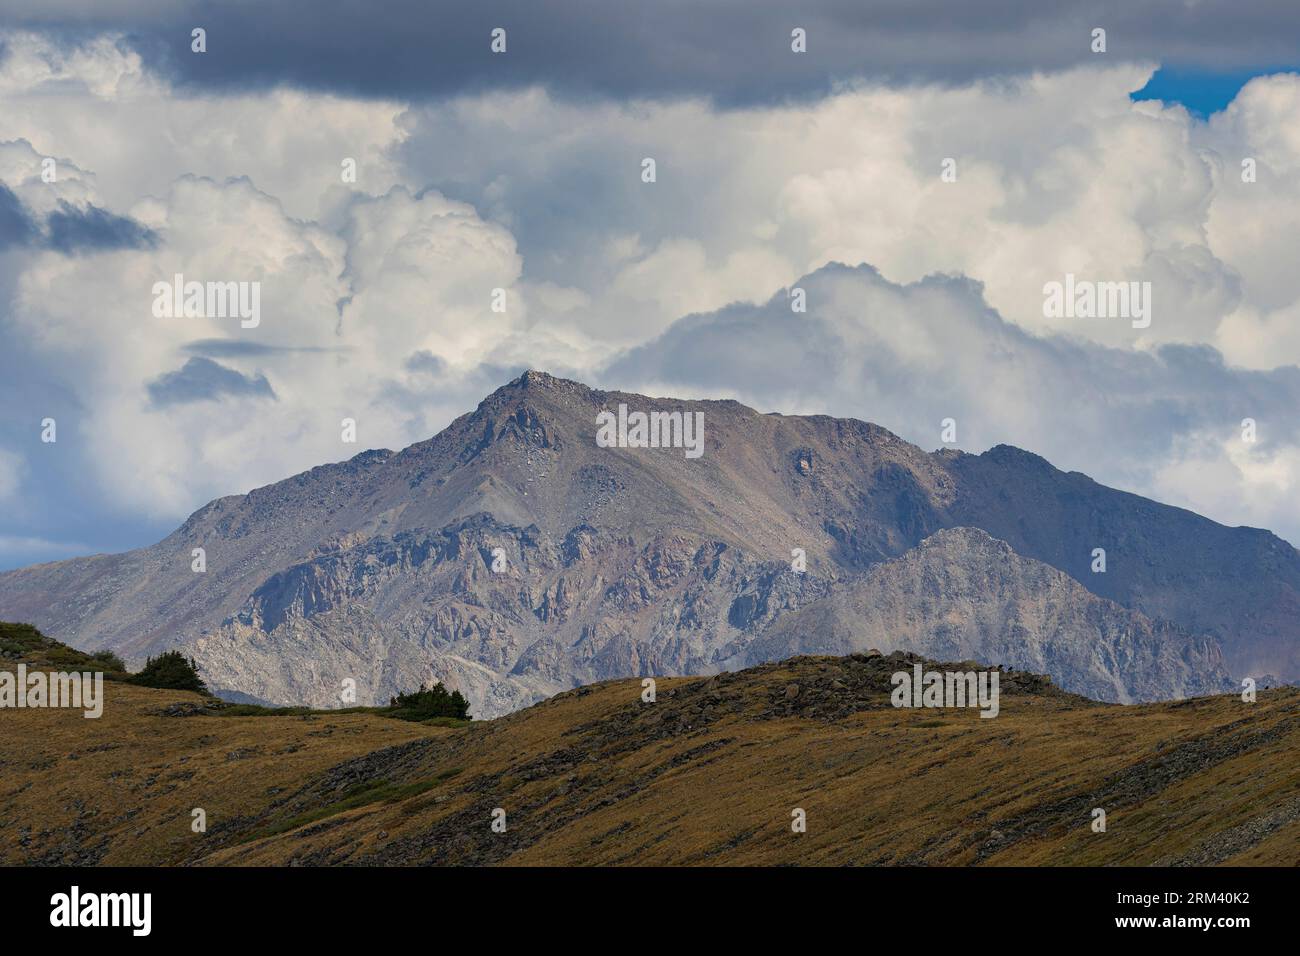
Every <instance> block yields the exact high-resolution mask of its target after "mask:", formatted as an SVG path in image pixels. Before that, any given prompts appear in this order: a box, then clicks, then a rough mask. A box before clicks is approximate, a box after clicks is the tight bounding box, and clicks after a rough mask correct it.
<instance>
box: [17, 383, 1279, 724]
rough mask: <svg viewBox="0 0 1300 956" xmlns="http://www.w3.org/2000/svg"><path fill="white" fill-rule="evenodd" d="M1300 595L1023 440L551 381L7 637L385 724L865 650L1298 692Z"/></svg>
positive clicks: (1192, 527)
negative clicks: (935, 447) (627, 680)
mask: <svg viewBox="0 0 1300 956" xmlns="http://www.w3.org/2000/svg"><path fill="white" fill-rule="evenodd" d="M620 403H626V404H627V405H628V406H629V408H631V409H633V410H639V411H644V412H653V411H660V412H702V413H703V422H704V454H703V456H702V457H699V458H695V459H688V458H687V457H686V456H685V454H684V453H683V450H682V449H681V448H671V447H664V448H602V447H598V446H597V444H596V442H595V434H596V427H597V426H596V415H597V413H598V412H600V411H602V410H613V409H616V408H617V406H618V405H619V404H620ZM948 528H982V529H984V530H985V531H987V532H989V534H991V535H993V536H994V537H996V538H1001V539H1003V541H1005V542H1008V543H1009V544H1010V547H1007V545H1005V544H1002V543H1000V542H997V541H994V540H992V539H990V538H988V537H987V535H976V534H975V533H973V532H970V531H955V532H952V533H947V534H941V535H935V532H939V531H942V530H943V529H948ZM932 536H934V537H932ZM927 539H928V540H927ZM922 541H926V544H925V546H924V547H922V548H921V549H920V550H918V551H917V552H915V553H913V554H908V552H909V551H911V549H913V548H916V546H917V545H918V544H920V543H921V542H922ZM194 547H203V548H205V550H206V553H207V568H208V570H207V571H206V573H204V574H195V573H194V572H192V571H191V569H190V561H191V557H190V551H191V549H192V548H194ZM1095 547H1104V548H1106V550H1107V559H1108V570H1107V572H1106V573H1104V574H1093V573H1091V570H1090V568H1089V563H1090V561H1091V553H1092V549H1093V548H1095ZM796 548H799V549H803V551H804V552H805V553H806V559H807V571H806V573H796V572H794V571H792V570H791V552H792V550H793V549H796ZM1012 549H1014V551H1013V550H1012ZM904 555H906V557H905V558H904V560H903V561H902V562H901V563H900V562H893V561H892V559H896V558H899V557H900V556H904ZM494 564H495V565H496V566H497V567H498V568H499V570H496V571H494V570H493V567H494ZM1049 566H1050V567H1049ZM1053 569H1059V572H1064V574H1062V573H1058V570H1053ZM1072 579H1073V580H1072ZM1089 591H1091V592H1093V593H1091V594H1090V593H1089ZM1096 595H1100V596H1101V597H1104V598H1110V599H1113V601H1103V600H1098V599H1097V597H1096ZM1297 595H1300V556H1298V555H1297V553H1296V552H1295V550H1294V549H1292V548H1291V547H1290V546H1289V545H1287V544H1285V543H1284V542H1282V541H1281V540H1279V539H1278V538H1276V537H1274V536H1272V535H1270V534H1268V533H1267V532H1263V531H1256V530H1253V529H1229V528H1225V527H1222V526H1220V525H1216V524H1214V523H1213V522H1210V521H1207V520H1206V519H1204V518H1200V517H1198V516H1196V515H1194V514H1191V513H1189V512H1186V511H1181V510H1179V509H1175V508H1169V507H1166V506H1163V505H1159V504H1156V503H1154V502H1151V501H1148V500H1145V499H1142V498H1139V497H1137V496H1134V495H1129V494H1125V493H1122V492H1117V491H1113V490H1111V489H1107V488H1104V487H1102V486H1100V485H1097V484H1095V483H1094V482H1091V481H1090V480H1089V479H1087V478H1086V477H1084V476H1082V475H1078V474H1064V473H1062V472H1059V471H1057V470H1055V469H1053V468H1052V467H1051V466H1050V465H1049V464H1047V463H1046V462H1044V461H1043V460H1042V459H1040V458H1037V457H1035V456H1033V455H1029V454H1028V453H1025V452H1020V451H1018V450H1016V449H1011V448H1006V447H1001V446H1000V447H999V448H995V449H993V450H991V451H989V452H987V453H985V454H984V455H980V456H971V455H963V454H960V453H954V452H938V453H934V454H929V453H926V452H923V451H922V450H920V449H919V448H916V447H915V446H912V445H910V444H908V443H907V442H904V441H902V440H901V439H899V438H898V437H896V436H894V435H892V434H890V433H889V432H888V431H885V430H884V429H882V428H879V427H878V426H875V425H870V424H867V423H864V422H859V421H854V420H844V419H833V418H829V417H826V416H811V417H787V416H781V415H763V414H759V413H758V412H755V411H753V410H752V409H749V408H746V407H744V406H742V405H740V404H738V403H736V402H731V401H703V402H683V401H675V400H669V399H652V398H647V397H644V396H639V395H631V394H627V393H621V392H601V391H595V390H592V389H588V388H586V387H585V386H583V385H580V384H578V383H576V382H568V381H564V380H562V379H556V378H552V377H551V376H548V375H545V374H542V373H537V372H529V373H526V374H525V375H523V376H521V377H520V378H519V379H516V380H515V381H514V382H511V383H510V384H509V385H507V386H504V387H503V388H501V389H499V390H497V391H496V392H494V393H493V394H492V395H491V396H489V397H488V398H487V399H485V400H484V401H483V402H482V403H481V404H480V405H479V407H478V408H477V409H476V410H475V411H474V412H472V413H470V414H468V415H465V416H462V417H461V418H459V419H457V420H456V421H455V422H453V423H452V424H451V425H450V426H449V427H448V428H447V429H445V430H444V431H443V432H441V433H440V434H439V435H437V436H435V437H434V438H432V439H430V440H429V441H426V442H422V443H419V444H416V445H412V446H411V447H409V448H407V449H405V450H403V451H401V452H396V453H394V452H389V451H384V450H379V451H370V452H365V453H363V454H361V455H358V456H356V457H354V458H352V459H350V460H348V461H345V462H340V463H338V464H334V465H325V466H322V467H319V468H314V469H312V470H311V471H309V472H305V473H303V474H301V475H298V476H295V477H293V478H290V479H288V480H286V481H282V482H279V483H277V484H275V485H271V486H268V487H265V488H259V489H257V490H255V491H253V492H251V493H249V494H248V495H244V496H237V497H229V498H222V499H218V500H217V501H214V502H212V503H210V504H208V505H207V506H205V507H204V508H202V509H200V510H199V511H197V512H196V513H195V514H194V515H193V516H191V517H190V519H189V520H188V521H186V522H185V524H184V525H183V526H182V527H181V528H179V529H178V530H177V531H176V532H175V533H173V534H172V535H170V536H169V537H168V538H167V539H165V540H164V541H162V542H160V543H159V544H157V545H154V546H153V547H150V548H144V549H140V550H138V551H133V552H129V553H127V554H121V555H111V556H97V557H91V558H80V559H75V560H72V561H65V562H60V563H56V564H47V565H40V566H36V567H32V568H25V569H22V570H19V571H14V572H10V573H7V574H3V575H0V617H3V618H10V619H19V620H29V621H31V622H33V623H35V624H37V625H38V626H40V627H41V628H42V629H44V630H46V631H48V632H50V633H51V634H53V635H55V636H57V637H59V638H60V639H63V640H66V641H68V642H70V643H73V644H75V645H76V646H78V647H83V648H90V649H94V648H102V647H109V648H113V649H115V650H117V651H119V652H120V653H122V654H124V655H125V656H127V657H128V658H131V659H134V660H139V659H140V658H142V657H143V656H144V655H145V654H147V653H151V652H156V651H157V650H158V649H161V648H164V647H168V646H174V645H178V644H180V645H185V646H186V648H187V652H189V653H193V654H194V656H195V657H196V658H197V659H198V661H199V663H200V665H201V667H202V669H203V673H204V676H205V678H206V679H207V680H208V681H209V683H210V685H211V686H215V687H219V688H221V689H223V691H224V692H226V693H228V694H231V695H236V694H238V695H247V696H249V697H253V698H256V699H259V700H268V701H273V702H279V703H311V704H316V705H326V704H330V703H336V702H338V700H339V694H340V689H341V686H342V682H343V681H344V680H345V679H349V678H350V679H352V680H354V681H355V682H356V689H357V701H358V703H368V702H372V701H376V700H386V699H387V698H388V697H389V696H391V695H392V694H394V693H396V692H397V691H400V690H409V689H411V688H412V687H414V686H416V685H418V684H419V683H420V682H421V681H425V682H427V681H429V680H431V679H442V680H445V681H447V682H449V683H451V684H454V685H455V686H457V687H459V688H461V689H462V690H463V691H464V692H465V693H466V695H467V696H468V697H469V698H470V700H471V701H472V702H473V704H474V712H475V713H476V714H478V715H480V716H490V715H493V714H497V713H501V712H504V711H506V710H510V709H513V708H516V707H518V706H520V705H522V704H524V703H527V702H530V701H532V700H535V699H537V698H538V697H540V696H543V695H546V694H549V693H553V692H555V691H558V690H561V689H565V688H568V687H572V686H574V685H576V684H579V683H583V682H587V681H591V680H598V679H603V678H608V677H617V676H629V675H651V674H664V673H711V672H714V671H717V670H720V669H726V668H732V667H737V666H742V665H743V664H744V663H747V662H751V661H755V660H761V659H769V658H771V657H774V656H781V655H785V654H790V653H797V652H800V651H806V650H813V649H820V650H836V651H837V652H843V651H848V650H853V649H862V648H865V647H869V646H875V647H880V648H882V649H889V648H898V647H904V646H906V647H908V648H914V649H917V650H921V651H924V652H925V653H927V654H932V655H933V656H939V657H953V656H957V657H971V658H976V659H981V660H989V661H994V662H997V663H1005V664H1009V665H1011V666H1017V667H1032V668H1034V669H1039V670H1043V671H1046V672H1047V673H1049V674H1052V675H1053V677H1054V678H1055V679H1057V680H1058V681H1059V682H1060V683H1061V685H1062V686H1063V687H1065V688H1067V689H1075V690H1079V691H1080V692H1083V693H1088V694H1091V695H1094V696H1097V697H1099V698H1102V699H1108V700H1129V699H1134V700H1138V699H1152V698H1159V697H1175V696H1181V695H1184V694H1189V693H1200V692H1204V691H1208V690H1218V689H1221V688H1222V686H1223V681H1224V680H1225V674H1224V669H1225V668H1226V670H1227V671H1228V672H1230V673H1233V674H1237V675H1245V674H1260V673H1265V672H1268V673H1271V674H1276V675H1279V676H1280V677H1281V678H1282V679H1284V680H1285V679H1295V678H1296V677H1300V654H1298V652H1297V646H1298V645H1297V641H1296V635H1297V632H1300V599H1298V598H1297ZM1115 602H1118V603H1115ZM1220 645H1221V647H1222V658H1223V661H1224V662H1225V663H1223V664H1221V663H1220V659H1219V646H1220Z"/></svg>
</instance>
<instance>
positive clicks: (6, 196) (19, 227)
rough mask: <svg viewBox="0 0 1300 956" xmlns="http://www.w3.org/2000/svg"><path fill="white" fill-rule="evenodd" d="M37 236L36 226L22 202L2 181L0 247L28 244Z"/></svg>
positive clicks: (0, 185)
mask: <svg viewBox="0 0 1300 956" xmlns="http://www.w3.org/2000/svg"><path fill="white" fill-rule="evenodd" d="M35 236H36V228H35V227H34V226H33V225H32V221H31V219H30V218H28V216H27V210H26V209H25V208H24V207H23V204H22V202H21V201H19V199H18V197H17V196H15V195H14V193H13V190H11V189H10V188H9V187H8V186H6V185H5V184H4V183H0V249H5V248H6V247H8V246H21V245H26V244H27V243H29V242H30V241H31V240H32V239H33V238H34V237H35Z"/></svg>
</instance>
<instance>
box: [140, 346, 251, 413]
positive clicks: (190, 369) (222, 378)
mask: <svg viewBox="0 0 1300 956" xmlns="http://www.w3.org/2000/svg"><path fill="white" fill-rule="evenodd" d="M147 387H148V389H149V400H150V401H151V402H152V403H153V405H154V407H155V408H166V407H167V406H169V405H183V404H186V403H188V402H202V401H208V400H212V399H218V398H221V397H223V396H226V395H235V396H239V395H245V396H252V397H255V398H272V399H273V398H275V392H274V391H272V389H271V383H270V382H268V381H267V380H266V377H265V376H264V375H257V376H249V375H243V374H241V373H240V372H237V371H235V370H234V369H233V368H226V366H224V365H221V364H219V363H217V362H214V361H212V359H206V358H192V359H190V360H189V361H188V362H186V363H185V364H184V365H183V366H182V367H181V368H179V369H177V370H176V371H174V372H168V373H166V374H165V375H160V376H159V377H158V378H157V379H155V380H154V381H152V382H150V383H149V385H148V386H147Z"/></svg>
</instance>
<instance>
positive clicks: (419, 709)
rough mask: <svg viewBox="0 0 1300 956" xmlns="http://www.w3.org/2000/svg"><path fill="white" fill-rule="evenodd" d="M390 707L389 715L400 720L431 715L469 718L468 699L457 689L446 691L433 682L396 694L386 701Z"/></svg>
mask: <svg viewBox="0 0 1300 956" xmlns="http://www.w3.org/2000/svg"><path fill="white" fill-rule="evenodd" d="M388 705H389V707H391V708H392V711H391V712H390V714H389V716H391V717H398V718H401V719H402V720H429V719H431V718H433V717H454V718H456V719H458V720H468V719H469V701H467V700H466V699H465V697H464V695H462V694H461V692H460V691H458V690H453V691H452V692H451V693H448V692H447V688H445V687H443V686H442V684H434V685H433V686H432V687H430V688H427V689H426V688H425V686H424V685H423V684H421V685H420V689H419V690H417V691H415V692H414V693H412V694H398V695H397V696H396V697H394V698H392V699H391V700H389V702H388Z"/></svg>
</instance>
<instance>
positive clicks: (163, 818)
mask: <svg viewBox="0 0 1300 956" xmlns="http://www.w3.org/2000/svg"><path fill="white" fill-rule="evenodd" d="M917 663H921V664H922V666H923V667H925V668H926V669H927V670H928V669H962V670H966V669H969V668H970V665H969V664H966V665H939V664H934V663H932V662H928V661H921V660H920V659H918V658H915V657H913V656H911V655H906V654H903V653H901V652H900V653H898V654H896V655H893V656H881V655H876V654H859V655H852V656H847V657H798V658H794V659H791V660H787V661H783V662H780V663H775V664H766V665H762V666H759V667H754V668H749V669H746V670H742V671H738V672H731V673H725V674H721V675H717V676H714V677H709V678H704V677H697V678H672V679H664V680H660V681H658V686H657V687H656V694H655V700H654V701H653V702H647V701H646V700H645V699H644V698H643V694H644V689H643V686H642V683H641V681H639V680H635V679H632V680H621V681H610V682H604V683H600V684H597V685H594V686H589V687H583V688H579V689H577V690H573V691H569V692H567V693H564V694H561V695H559V696H557V697H555V698H552V699H550V700H547V701H545V702H544V703H541V704H538V705H535V706H533V707H530V708H527V709H525V710H522V711H519V712H517V713H514V714H511V715H509V716H507V717H503V718H499V719H497V720H493V721H486V722H475V723H473V724H471V725H469V726H466V727H463V728H460V729H448V728H442V727H425V726H421V725H418V724H409V723H404V722H402V721H395V720H388V719H383V718H380V717H377V716H372V715H369V714H357V713H349V714H343V713H316V714H307V715H300V716H245V717H233V716H221V714H222V713H223V711H222V710H221V709H219V708H217V709H214V708H212V707H210V706H209V705H207V704H205V702H204V701H203V699H202V698H200V697H198V696H197V695H193V694H189V693H184V692H173V691H158V690H150V689H146V688H141V687H134V686H130V685H125V684H120V683H110V684H109V685H107V686H108V700H107V704H106V706H105V710H104V716H103V718H102V719H100V720H85V719H83V718H82V717H81V715H80V713H76V712H70V711H52V710H23V711H3V712H0V728H2V729H3V730H4V732H3V733H0V771H3V772H2V774H0V781H3V782H2V784H0V862H3V863H7V864H18V863H41V864H60V863H64V864H69V863H79V864H104V865H113V864H155V865H166V864H200V865H242V864H265V865H277V866H278V865H304V864H306V865H408V864H435V865H438V864H473V865H478V864H504V865H512V864H541V865H551V864H572V865H590V864H610V865H655V864H681V865H701V864H704V865H729V864H866V865H880V864H932V865H980V864H992V865H998V864H1002V865H1009V864H1015V865H1078V864H1086V865H1109V864H1117V865H1139V864H1141V865H1145V864H1155V863H1160V864H1235V865H1255V864H1268V865H1296V864H1298V863H1300V759H1297V754H1300V690H1297V689H1295V688H1280V689H1277V690H1270V691H1264V692H1262V693H1261V694H1260V695H1259V698H1258V700H1257V701H1256V702H1254V703H1246V702H1244V701H1242V700H1241V699H1240V697H1239V696H1237V695H1223V696H1217V697H1206V698H1198V699H1195V700H1187V701H1182V702H1177V703H1164V704H1149V705H1140V706H1130V707H1124V706H1116V705H1107V704H1099V703H1096V702H1094V701H1090V700H1087V699H1085V698H1081V697H1078V696H1076V695H1072V694H1067V693H1065V692H1063V691H1060V690H1058V689H1057V688H1055V686H1054V685H1053V684H1052V682H1051V681H1050V680H1047V679H1046V678H1044V677H1041V676H1038V675H1034V674H1030V673H1026V672H1006V671H1003V672H1001V674H1000V691H1001V694H1000V709H999V713H998V715H997V716H996V717H995V718H992V719H986V718H981V717H980V716H979V712H978V711H976V710H970V709H949V710H936V709H916V710H909V709H901V708H895V707H894V706H892V705H891V703H890V696H889V695H890V690H891V688H892V683H891V675H892V674H893V673H894V672H896V671H898V670H900V669H901V670H910V669H911V668H912V667H913V666H914V665H915V664H917ZM225 706H226V707H227V708H229V705H225ZM196 808H201V809H203V810H204V812H205V814H206V822H207V829H206V832H203V833H196V832H194V830H193V827H192V820H193V811H194V810H195V809H196ZM1098 809H1100V810H1103V811H1104V812H1105V824H1106V826H1105V831H1104V832H1097V831H1096V830H1095V829H1094V821H1095V820H1096V819H1097V817H1096V815H1095V811H1096V810H1098ZM796 811H803V817H804V819H805V820H806V831H805V832H795V830H794V829H793V828H792V823H793V822H794V820H795V818H796ZM502 814H504V816H502ZM494 819H499V820H503V821H504V830H503V831H500V832H499V831H498V830H494V829H493V826H492V824H493V821H494Z"/></svg>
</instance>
